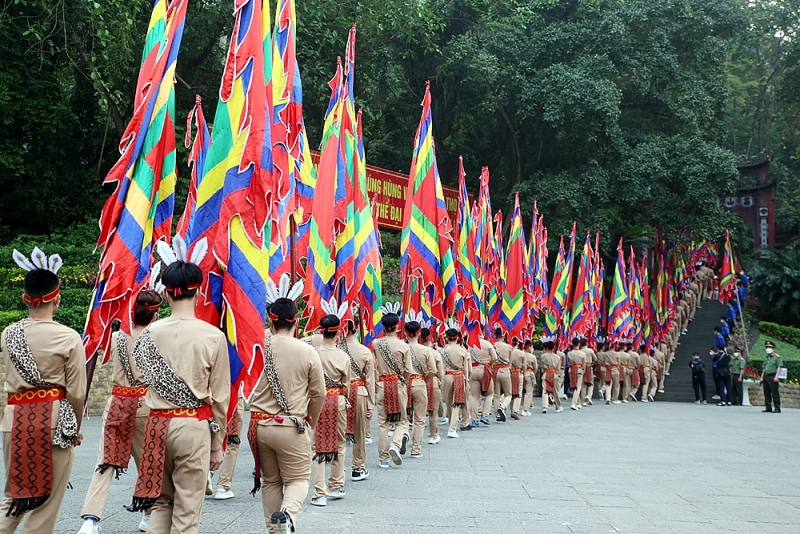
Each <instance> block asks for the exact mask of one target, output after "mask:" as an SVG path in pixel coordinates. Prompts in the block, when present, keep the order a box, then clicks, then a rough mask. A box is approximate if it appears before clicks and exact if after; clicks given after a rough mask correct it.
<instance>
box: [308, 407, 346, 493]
mask: <svg viewBox="0 0 800 534" xmlns="http://www.w3.org/2000/svg"><path fill="white" fill-rule="evenodd" d="M346 429H347V410H345V401H344V396H343V395H339V458H337V459H336V460H333V461H332V462H331V476H330V478H328V486H327V488H326V487H325V462H322V463H319V462H317V461H316V460H312V462H311V475H312V476H313V478H314V498H315V499H316V498H317V497H324V496H326V495H327V494H328V488H330V490H331V491H338V490H340V489H343V488H344V465H345V460H346V456H347V440H346V439H345V430H346ZM314 436H315V432H314V431H313V430H311V450H312V452H316V448H315V447H314ZM311 457H312V458H313V457H314V455H313V454H312V455H311Z"/></svg>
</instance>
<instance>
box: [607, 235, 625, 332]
mask: <svg viewBox="0 0 800 534" xmlns="http://www.w3.org/2000/svg"><path fill="white" fill-rule="evenodd" d="M630 326H631V303H630V298H629V295H628V282H627V280H626V276H625V253H624V251H623V250H622V238H620V240H619V245H618V246H617V266H616V269H615V271H614V284H613V286H612V288H611V300H610V302H609V303H608V340H609V341H610V342H612V343H624V340H625V336H626V335H627V333H628V329H629V328H630Z"/></svg>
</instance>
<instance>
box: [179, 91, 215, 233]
mask: <svg viewBox="0 0 800 534" xmlns="http://www.w3.org/2000/svg"><path fill="white" fill-rule="evenodd" d="M194 98H195V101H194V107H193V108H192V110H191V111H190V112H189V116H188V117H187V118H186V138H185V139H184V146H185V147H186V148H189V146H191V147H192V148H191V150H190V151H189V165H190V166H191V168H192V177H191V179H190V181H189V193H188V195H187V196H186V207H185V208H184V210H183V215H181V218H180V219H179V220H178V227H177V229H176V230H175V235H179V236H181V238H183V240H184V241H185V240H186V233H187V232H188V231H189V221H190V220H191V218H192V213H194V208H195V206H196V205H197V184H198V183H200V180H201V179H202V177H203V171H204V169H205V163H206V154H208V146H209V144H210V143H211V134H210V133H209V131H208V124H207V123H206V118H205V116H204V115H203V105H202V101H203V100H202V99H201V98H200V95H195V97H194ZM192 123H194V125H195V127H196V128H197V133H196V134H195V136H194V142H192ZM187 245H188V246H191V243H187Z"/></svg>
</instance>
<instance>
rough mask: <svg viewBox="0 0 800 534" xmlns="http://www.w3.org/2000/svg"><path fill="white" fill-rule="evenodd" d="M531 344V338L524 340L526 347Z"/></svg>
mask: <svg viewBox="0 0 800 534" xmlns="http://www.w3.org/2000/svg"><path fill="white" fill-rule="evenodd" d="M532 345H533V341H532V340H530V339H526V340H525V346H526V347H530V346H532Z"/></svg>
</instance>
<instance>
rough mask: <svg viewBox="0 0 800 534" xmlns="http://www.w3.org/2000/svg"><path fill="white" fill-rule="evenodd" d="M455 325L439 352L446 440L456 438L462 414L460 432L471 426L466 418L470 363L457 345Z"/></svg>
mask: <svg viewBox="0 0 800 534" xmlns="http://www.w3.org/2000/svg"><path fill="white" fill-rule="evenodd" d="M453 326H455V325H451V326H450V327H449V328H448V329H447V330H446V331H445V333H444V334H445V336H446V337H447V345H445V346H444V347H442V349H441V350H440V351H439V352H440V353H441V356H442V362H443V364H444V372H445V374H444V380H443V381H442V384H443V388H444V402H445V404H447V418H448V422H449V428H448V430H447V437H448V438H458V437H459V435H458V432H457V431H456V430H458V429H459V425H458V421H459V419H460V417H461V414H462V413H463V414H464V421H463V422H464V425H463V426H461V428H460V430H462V431H467V430H472V425H470V423H469V419H468V417H467V404H466V403H467V399H468V398H469V392H468V391H467V384H469V373H470V370H471V368H472V365H471V362H470V356H469V352H467V350H466V349H465V348H464V347H462V346H461V345H459V343H458V339H459V333H458V330H457V329H456V328H453Z"/></svg>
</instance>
